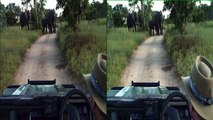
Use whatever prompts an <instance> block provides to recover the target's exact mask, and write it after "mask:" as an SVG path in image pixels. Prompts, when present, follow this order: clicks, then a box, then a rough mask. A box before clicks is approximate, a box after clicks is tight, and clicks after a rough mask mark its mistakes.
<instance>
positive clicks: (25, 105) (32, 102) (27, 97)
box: [0, 80, 89, 120]
mask: <svg viewBox="0 0 213 120" xmlns="http://www.w3.org/2000/svg"><path fill="white" fill-rule="evenodd" d="M72 89H75V86H74V85H72V84H64V85H57V84H56V80H47V81H44V80H43V81H37V80H33V81H32V80H28V83H27V84H24V85H11V86H8V87H7V88H6V89H5V90H4V92H3V94H2V96H0V111H2V112H0V120H9V119H13V120H28V119H29V118H30V119H31V120H50V119H51V120H58V119H59V118H58V117H59V110H60V108H61V104H62V101H63V99H64V97H65V96H66V94H67V93H68V92H69V91H70V90H72ZM69 103H70V104H72V105H74V106H76V108H77V109H78V111H79V114H80V115H81V119H84V118H86V117H87V116H88V112H89V111H85V109H86V108H85V106H86V104H87V103H86V101H85V100H84V99H82V97H81V96H78V95H76V96H73V97H72V98H70V101H69Z"/></svg>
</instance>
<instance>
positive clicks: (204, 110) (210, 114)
mask: <svg viewBox="0 0 213 120" xmlns="http://www.w3.org/2000/svg"><path fill="white" fill-rule="evenodd" d="M181 79H182V81H183V85H184V88H185V92H186V94H187V95H188V97H189V98H190V101H191V103H192V105H193V107H194V109H195V110H196V111H197V113H198V114H199V115H200V116H201V117H203V118H205V119H206V120H210V119H212V118H213V105H205V104H202V103H200V101H198V100H197V98H195V97H194V95H193V94H192V93H191V90H190V88H189V85H188V81H189V76H188V77H181Z"/></svg>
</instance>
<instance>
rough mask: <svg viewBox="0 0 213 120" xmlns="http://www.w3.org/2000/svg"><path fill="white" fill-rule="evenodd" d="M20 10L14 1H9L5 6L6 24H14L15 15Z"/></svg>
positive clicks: (15, 20)
mask: <svg viewBox="0 0 213 120" xmlns="http://www.w3.org/2000/svg"><path fill="white" fill-rule="evenodd" d="M20 12H21V9H20V7H19V6H16V5H15V3H10V4H8V5H7V6H6V13H5V15H6V18H7V24H8V25H14V24H16V22H17V20H18V19H17V16H18V15H19V13H20Z"/></svg>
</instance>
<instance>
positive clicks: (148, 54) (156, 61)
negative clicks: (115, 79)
mask: <svg viewBox="0 0 213 120" xmlns="http://www.w3.org/2000/svg"><path fill="white" fill-rule="evenodd" d="M162 40H163V36H152V37H149V38H148V39H146V40H145V41H144V42H143V43H142V44H141V45H139V46H138V48H137V50H135V51H134V54H133V55H132V58H131V61H130V63H129V65H128V66H127V68H126V70H125V71H124V73H123V76H122V78H121V83H122V85H130V84H131V81H136V82H157V81H160V85H162V86H180V87H181V86H182V85H181V84H182V83H181V82H180V77H178V76H177V75H176V74H175V67H174V65H172V64H171V62H169V60H168V58H167V56H166V52H165V50H164V47H163V45H162Z"/></svg>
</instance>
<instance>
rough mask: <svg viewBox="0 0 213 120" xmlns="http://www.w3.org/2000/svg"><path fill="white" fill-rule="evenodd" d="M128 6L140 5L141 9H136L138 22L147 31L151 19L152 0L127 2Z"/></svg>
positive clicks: (131, 0) (130, 0)
mask: <svg viewBox="0 0 213 120" xmlns="http://www.w3.org/2000/svg"><path fill="white" fill-rule="evenodd" d="M128 1H129V5H130V6H135V5H137V4H138V2H140V3H141V7H139V6H138V7H137V8H138V18H139V19H138V22H139V24H141V25H142V26H143V29H144V30H147V29H148V23H149V20H150V19H151V13H152V9H151V8H152V5H153V0H128Z"/></svg>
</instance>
